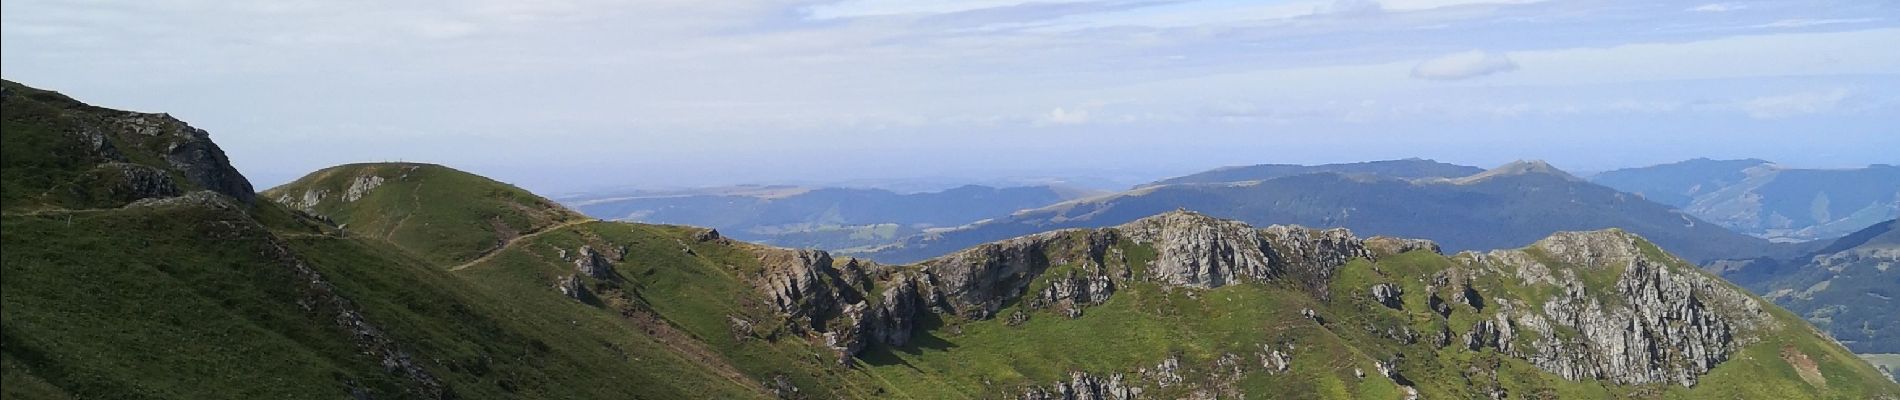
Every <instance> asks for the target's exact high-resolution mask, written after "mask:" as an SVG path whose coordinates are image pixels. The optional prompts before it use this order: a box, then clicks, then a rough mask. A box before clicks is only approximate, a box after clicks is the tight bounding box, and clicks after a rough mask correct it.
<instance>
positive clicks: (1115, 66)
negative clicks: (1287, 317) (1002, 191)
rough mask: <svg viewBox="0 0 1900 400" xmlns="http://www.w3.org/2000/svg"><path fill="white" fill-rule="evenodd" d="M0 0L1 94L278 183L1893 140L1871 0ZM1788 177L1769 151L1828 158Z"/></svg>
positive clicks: (1896, 84) (810, 173)
mask: <svg viewBox="0 0 1900 400" xmlns="http://www.w3.org/2000/svg"><path fill="white" fill-rule="evenodd" d="M4 1H5V9H6V13H4V14H0V21H3V22H4V24H0V52H4V57H0V64H3V65H4V70H5V71H6V74H7V78H8V79H12V80H16V81H21V82H24V83H27V84H30V85H36V86H43V87H47V88H49V89H55V90H60V91H63V92H67V93H70V94H73V95H75V96H77V97H80V98H82V99H85V100H87V101H92V102H97V103H100V104H102V105H106V106H113V107H121V108H130V109H137V110H143V111H165V112H172V113H173V114H174V115H178V116H180V117H181V118H185V119H187V120H189V121H192V122H193V123H194V125H197V126H201V127H204V128H207V129H209V130H211V131H212V132H213V134H214V135H216V137H217V138H218V140H219V142H220V143H221V144H224V147H225V148H226V149H227V151H229V152H230V154H231V157H232V158H233V159H234V161H235V162H236V163H238V164H239V166H240V167H242V168H245V169H246V171H247V173H250V172H252V171H256V172H255V173H254V174H251V175H254V176H256V177H258V178H259V181H260V182H258V183H259V185H260V186H269V185H270V184H274V183H278V182H282V181H284V180H287V179H289V178H291V177H295V176H297V175H300V174H302V173H304V172H307V171H310V170H314V169H317V168H320V167H324V166H327V165H331V164H336V163H341V162H351V161H374V160H381V159H395V158H404V159H411V160H416V159H422V160H429V161H436V162H442V163H448V164H452V165H469V166H471V167H476V166H480V165H482V164H484V163H486V164H492V165H497V166H498V167H497V168H502V169H504V171H506V170H508V169H507V168H515V167H519V166H521V165H576V167H574V168H575V169H576V170H578V171H580V172H579V173H576V174H574V175H575V176H584V175H586V173H587V172H588V171H601V170H612V171H630V172H627V173H626V174H625V175H624V176H619V175H616V177H614V178H613V179H624V180H629V181H635V182H601V183H602V184H626V183H640V182H644V181H650V180H655V181H657V180H665V181H685V182H734V181H739V182H745V181H751V182H759V181H771V180H774V179H779V178H810V177H821V176H833V175H838V174H846V175H849V174H869V173H880V174H893V175H915V174H924V173H934V172H933V171H935V169H958V168H963V169H975V168H991V167H993V166H998V165H1015V166H1021V167H1023V168H1042V167H1073V168H1104V167H1108V166H1119V167H1127V168H1136V169H1143V168H1146V167H1153V166H1156V165H1160V164H1169V163H1177V164H1183V168H1189V167H1192V168H1189V169H1194V168H1198V167H1203V166H1212V165H1209V164H1238V163H1255V162H1266V161H1287V162H1295V161H1317V162H1327V161H1357V160H1363V159H1365V158H1368V157H1377V156H1378V155H1379V154H1384V155H1388V156H1393V157H1408V156H1423V157H1433V156H1438V157H1440V158H1444V159H1453V157H1450V156H1454V155H1458V154H1464V153H1455V154H1450V155H1446V154H1432V153H1428V152H1427V151H1430V149H1431V148H1430V147H1429V146H1422V145H1420V143H1432V144H1440V143H1442V144H1444V145H1445V146H1447V147H1446V148H1447V149H1450V150H1447V151H1459V152H1475V153H1484V154H1491V153H1495V154H1497V158H1498V159H1500V160H1512V159H1518V158H1559V157H1553V155H1551V154H1536V153H1535V151H1537V149H1536V148H1533V147H1529V146H1530V145H1528V144H1516V143H1511V142H1509V141H1499V140H1494V139H1496V138H1493V137H1485V136H1484V135H1483V134H1480V133H1474V132H1483V131H1484V130H1485V129H1502V128H1497V127H1509V128H1510V130H1512V131H1513V132H1511V133H1512V134H1513V135H1541V136H1540V137H1543V139H1544V140H1542V141H1541V142H1562V141H1565V140H1572V139H1570V138H1567V137H1562V136H1563V135H1565V134H1569V133H1575V132H1573V131H1575V130H1577V129H1581V128H1580V127H1585V126H1588V127H1592V128H1593V129H1592V130H1591V131H1590V132H1587V134H1586V135H1585V136H1583V137H1588V138H1592V139H1590V140H1605V141H1616V140H1624V139H1630V138H1645V139H1647V138H1653V137H1656V136H1658V135H1692V134H1694V132H1702V131H1708V132H1724V133H1733V132H1755V133H1756V134H1760V135H1763V136H1765V137H1768V139H1766V140H1764V141H1763V142H1764V143H1771V142H1777V141H1778V140H1779V141H1783V142H1785V141H1787V140H1786V139H1776V138H1777V137H1779V136H1775V135H1772V134H1773V133H1776V132H1782V131H1789V130H1796V131H1800V132H1803V133H1804V134H1821V133H1815V132H1816V131H1838V132H1843V133H1841V135H1850V134H1854V133H1856V132H1862V133H1865V132H1874V133H1888V134H1889V135H1888V136H1889V137H1891V136H1893V135H1891V130H1892V129H1891V127H1892V126H1900V117H1896V115H1895V114H1896V111H1895V110H1894V104H1896V102H1895V101H1893V100H1892V99H1891V98H1892V97H1894V95H1890V94H1888V93H1900V52H1893V51H1885V50H1886V49H1888V48H1890V47H1892V43H1900V14H1897V13H1896V12H1895V9H1894V8H1893V7H1892V5H1891V4H1887V3H1886V2H1868V1H1861V0H1817V1H1814V2H1799V3H1796V2H1752V1H1751V2H1738V3H1728V2H1722V3H1710V1H1720V0H1703V1H1691V2H1679V1H1636V0H1612V1H1592V2H1574V1H1535V0H1283V1H1273V2H1257V1H1233V0H1040V1H1038V0H973V1H966V0H782V1H781V0H758V1H751V0H735V1H713V2H709V1H694V0H651V1H633V2H629V1H613V0H537V1H520V0H468V1H463V2H457V3H456V6H455V7H445V6H442V5H440V4H436V3H429V2H388V1H376V0H284V1H271V2H206V1H201V0H149V1H139V2H74V1H68V0H4ZM1473 49H1482V50H1473ZM1837 89H1838V90H1845V91H1846V93H1847V94H1845V95H1840V96H1836V90H1837ZM1842 110H1848V111H1852V112H1842ZM1794 116H1801V117H1800V118H1792V117H1794ZM1795 123H1801V124H1808V126H1798V127H1797V126H1790V125H1785V124H1795ZM1817 127H1818V128H1817ZM1603 132H1614V133H1603ZM1507 137H1512V138H1515V137H1520V136H1507ZM1341 140H1360V142H1354V143H1353V146H1354V148H1355V151H1353V152H1337V151H1324V150H1326V149H1336V148H1338V147H1337V146H1338V145H1339V144H1338V143H1330V142H1329V141H1341ZM1575 140H1582V139H1575ZM1474 143H1475V144H1482V145H1483V146H1482V149H1481V150H1471V149H1472V148H1474V146H1473V145H1472V144H1474ZM1500 143H1505V144H1500ZM1460 144H1463V145H1464V146H1457V145H1460ZM1572 144H1575V143H1572ZM1783 144H1784V145H1783V146H1769V147H1766V148H1768V149H1769V150H1772V151H1782V150H1779V149H1781V148H1790V149H1792V148H1798V147H1799V146H1797V145H1806V144H1805V143H1796V144H1794V145H1787V144H1786V143H1783ZM1302 145H1305V146H1309V147H1298V146H1302ZM1075 147H1087V150H1088V151H1084V152H1077V151H1073V150H1076V149H1075ZM1283 147H1298V148H1302V149H1307V150H1310V151H1299V152H1289V151H1280V149H1281V148H1283ZM1876 147H1878V146H1866V145H1864V143H1863V145H1862V146H1854V148H1856V149H1858V148H1876ZM1809 150H1813V149H1809ZM815 153H822V154H849V155H851V157H848V158H849V159H850V160H852V161H853V162H852V163H836V165H833V164H825V165H815V164H814V163H811V162H810V160H809V158H808V157H801V156H799V155H808V154H815ZM1789 153H1791V154H1792V155H1790V156H1788V157H1776V156H1775V154H1748V155H1749V156H1759V157H1764V158H1775V159H1777V160H1778V161H1783V162H1797V161H1798V159H1797V158H1798V157H1822V156H1821V155H1822V154H1824V153H1827V152H1821V151H1805V152H1793V151H1789ZM1076 154H1092V155H1099V156H1092V157H1084V156H1076ZM1559 155H1561V154H1559ZM1709 155H1716V154H1709ZM1274 157H1313V158H1311V159H1306V160H1274V159H1266V158H1274ZM1320 157H1334V158H1332V159H1323V158H1320ZM1867 157H1875V156H1867ZM1828 159H1834V160H1850V159H1853V157H1848V156H1846V155H1843V154H1840V153H1834V154H1832V155H1830V156H1828ZM503 160H505V161H503ZM636 164H637V165H636ZM709 164H721V165H730V166H728V167H723V168H725V169H724V170H713V169H709V168H698V167H703V166H706V165H709ZM854 164H855V165H854ZM865 164H875V165H880V166H883V167H880V168H861V166H862V165H865ZM1186 164H1192V165H1186ZM1567 164H1572V165H1590V163H1588V162H1576V161H1575V160H1572V161H1570V162H1567ZM680 165H692V166H696V168H679V166H680ZM1612 166H1614V165H1612ZM826 168H830V169H826ZM537 176H538V175H537ZM525 183H526V184H529V185H530V186H532V185H534V184H535V183H534V182H532V181H530V182H525Z"/></svg>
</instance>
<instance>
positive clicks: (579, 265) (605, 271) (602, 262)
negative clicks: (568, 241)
mask: <svg viewBox="0 0 1900 400" xmlns="http://www.w3.org/2000/svg"><path fill="white" fill-rule="evenodd" d="M575 254H576V257H574V270H575V271H577V272H580V274H581V275H586V276H590V277H593V278H594V279H610V280H611V279H614V277H615V276H616V275H615V274H614V264H613V262H612V261H608V260H607V256H606V255H604V254H600V252H597V251H594V247H593V246H588V245H581V248H580V250H579V251H576V252H575Z"/></svg>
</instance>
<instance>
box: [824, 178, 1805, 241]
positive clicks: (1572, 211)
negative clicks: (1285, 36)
mask: <svg viewBox="0 0 1900 400" xmlns="http://www.w3.org/2000/svg"><path fill="white" fill-rule="evenodd" d="M1177 208H1187V209H1192V210H1196V211H1201V212H1206V213H1209V214H1211V215H1215V216H1220V217H1227V218H1237V219H1241V220H1244V221H1247V222H1250V223H1255V224H1262V225H1269V224H1300V225H1308V226H1324V227H1348V228H1354V229H1355V230H1357V231H1361V232H1370V233H1374V234H1386V235H1396V236H1406V237H1419V238H1428V239H1433V240H1437V241H1438V242H1439V243H1441V244H1443V245H1445V246H1446V247H1447V248H1449V249H1452V250H1467V249H1491V248H1510V247H1516V246H1522V245H1526V244H1529V243H1530V242H1531V241H1533V240H1536V239H1537V238H1541V237H1543V236H1545V235H1548V234H1550V233H1552V232H1557V231H1562V230H1587V229H1600V228H1609V227H1624V228H1628V229H1633V230H1635V231H1637V232H1641V233H1643V234H1644V236H1645V237H1650V238H1652V239H1654V240H1658V241H1661V242H1663V243H1665V245H1666V246H1668V247H1670V248H1671V249H1674V251H1676V252H1678V253H1679V254H1683V255H1685V256H1688V257H1690V258H1691V259H1695V260H1710V259H1715V258H1727V257H1734V256H1735V255H1737V254H1744V255H1756V254H1759V255H1772V254H1780V253H1782V252H1792V251H1795V250H1797V249H1796V248H1795V247H1794V246H1790V245H1771V244H1769V243H1766V241H1764V240H1761V239H1757V238H1753V237H1748V236H1745V235H1741V234H1737V233H1734V232H1730V231H1728V230H1726V229H1723V228H1720V227H1718V226H1715V225H1714V224H1711V223H1707V222H1705V221H1700V220H1698V219H1696V218H1695V217H1693V216H1690V215H1687V214H1683V213H1681V212H1677V211H1675V210H1673V209H1670V208H1669V207H1667V206H1664V205H1661V204H1655V203H1652V202H1648V201H1645V200H1643V199H1641V198H1639V197H1637V196H1633V195H1627V194H1623V193H1620V192H1617V191H1615V190H1613V189H1610V188H1607V187H1603V186H1598V185H1595V184H1591V183H1589V182H1585V181H1582V180H1579V179H1577V178H1576V177H1574V176H1572V175H1570V174H1568V173H1563V172H1561V170H1558V169H1556V168H1554V167H1550V166H1549V165H1548V164H1541V165H1540V164H1539V163H1535V162H1525V163H1517V164H1513V165H1506V166H1504V167H1500V168H1498V169H1493V170H1487V171H1483V172H1479V173H1476V174H1472V175H1469V176H1464V177H1457V178H1451V179H1445V178H1427V179H1397V178H1385V177H1378V176H1374V175H1345V174H1338V173H1327V172H1321V173H1312V174H1300V175H1290V176H1283V177H1278V178H1272V179H1267V180H1259V181H1242V182H1225V183H1184V184H1168V185H1153V186H1145V187H1141V188H1138V189H1134V190H1130V191H1125V192H1121V193H1116V194H1110V195H1104V196H1099V197H1093V198H1087V199H1079V200H1072V201H1068V202H1063V203H1058V204H1055V205H1051V206H1047V207H1043V208H1039V209H1034V210H1027V211H1022V212H1017V213H1014V214H1011V215H1010V216H1008V217H1005V218H998V219H996V220H993V221H987V222H983V223H978V224H973V225H968V226H964V227H959V228H956V229H947V230H940V231H933V232H926V233H923V234H919V235H915V236H911V237H909V238H905V239H904V240H901V241H898V242H895V243H891V244H887V245H884V246H878V247H867V248H859V249H848V250H846V252H847V253H852V254H862V255H865V256H867V257H870V258H873V259H879V260H883V261H891V262H905V261H915V260H918V259H922V258H927V257H930V256H933V255H937V254H942V252H947V251H949V249H952V248H960V247H963V246H969V245H974V244H976V243H981V242H984V241H987V240H996V239H1000V238H1005V237H1012V236H1016V235H1022V234H1027V233H1031V232H1035V231H1040V230H1048V229H1060V228H1071V227H1100V226H1110V225H1115V224H1118V223H1121V222H1126V221H1131V220H1134V219H1137V218H1141V217H1144V216H1147V215H1150V214H1154V213H1159V212H1163V211H1167V210H1172V209H1177ZM1428 219H1436V220H1439V221H1440V222H1439V223H1423V222H1422V221H1423V220H1428Z"/></svg>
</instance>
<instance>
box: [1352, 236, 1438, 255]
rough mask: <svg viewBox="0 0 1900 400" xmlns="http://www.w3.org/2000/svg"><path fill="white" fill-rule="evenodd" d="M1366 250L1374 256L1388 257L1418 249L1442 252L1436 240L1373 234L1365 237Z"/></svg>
mask: <svg viewBox="0 0 1900 400" xmlns="http://www.w3.org/2000/svg"><path fill="white" fill-rule="evenodd" d="M1366 250H1369V251H1371V252H1372V255H1373V256H1374V257H1390V256H1395V255H1399V254H1404V253H1410V252H1413V251H1419V250H1427V251H1431V252H1432V253H1442V252H1443V251H1442V250H1441V249H1439V247H1438V242H1433V241H1430V240H1425V239H1407V238H1397V237H1391V236H1373V237H1371V238H1368V239H1366Z"/></svg>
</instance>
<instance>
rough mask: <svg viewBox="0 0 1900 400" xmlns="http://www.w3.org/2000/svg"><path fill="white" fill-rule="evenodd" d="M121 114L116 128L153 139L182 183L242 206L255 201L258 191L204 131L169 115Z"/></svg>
mask: <svg viewBox="0 0 1900 400" xmlns="http://www.w3.org/2000/svg"><path fill="white" fill-rule="evenodd" d="M121 113H122V114H121V115H120V116H119V117H118V118H117V119H116V120H115V121H113V122H115V125H117V126H116V127H117V128H119V129H123V130H126V131H129V132H131V133H133V134H136V135H140V136H145V137H148V138H150V139H148V140H156V141H157V143H156V144H157V145H158V146H161V148H162V149H163V151H164V157H165V161H166V162H167V163H169V164H170V165H171V167H172V168H173V169H176V170H177V171H178V172H179V174H180V175H183V176H184V177H185V180H187V181H190V182H191V183H192V184H194V185H197V186H198V187H202V188H205V189H206V190H211V191H214V192H218V193H220V194H224V195H226V196H231V197H232V198H235V199H238V201H240V202H243V203H245V204H250V203H251V202H253V201H255V198H256V197H257V192H256V191H255V190H253V189H252V188H251V181H249V180H246V179H244V175H243V174H240V173H238V171H237V168H234V167H232V166H231V160H230V159H229V158H226V157H225V156H224V150H223V149H220V148H218V145H217V144H215V143H212V142H211V135H210V134H209V133H206V132H205V131H204V130H203V129H198V128H193V127H191V125H186V124H185V122H184V121H179V120H178V119H177V118H172V116H171V115H168V114H145V113H135V112H121Z"/></svg>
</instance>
